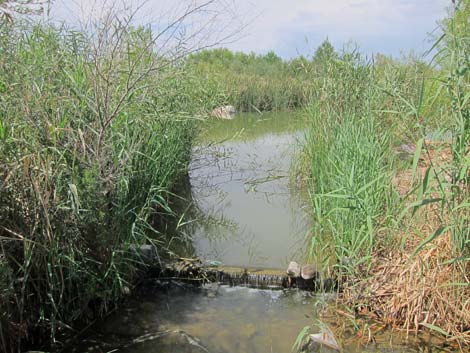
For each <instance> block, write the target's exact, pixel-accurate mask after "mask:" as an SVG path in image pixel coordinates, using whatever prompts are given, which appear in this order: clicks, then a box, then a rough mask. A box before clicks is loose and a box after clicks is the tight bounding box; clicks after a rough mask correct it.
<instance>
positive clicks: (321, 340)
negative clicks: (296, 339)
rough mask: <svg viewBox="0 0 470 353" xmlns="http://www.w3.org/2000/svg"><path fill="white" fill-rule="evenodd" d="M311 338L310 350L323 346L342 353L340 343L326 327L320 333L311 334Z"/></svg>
mask: <svg viewBox="0 0 470 353" xmlns="http://www.w3.org/2000/svg"><path fill="white" fill-rule="evenodd" d="M309 338H310V343H309V348H310V350H313V348H314V347H318V346H320V347H322V346H323V347H327V348H329V349H330V350H332V351H334V352H341V347H340V346H339V344H338V342H336V339H335V336H334V335H333V332H331V330H330V329H329V328H328V327H326V326H323V327H322V328H321V330H320V332H319V333H313V334H311V335H310V337H309Z"/></svg>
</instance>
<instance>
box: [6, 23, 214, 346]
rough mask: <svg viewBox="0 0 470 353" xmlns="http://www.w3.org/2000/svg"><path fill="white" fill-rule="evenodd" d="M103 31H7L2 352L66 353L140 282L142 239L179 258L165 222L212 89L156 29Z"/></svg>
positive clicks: (122, 26) (22, 27)
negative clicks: (65, 344) (158, 43)
mask: <svg viewBox="0 0 470 353" xmlns="http://www.w3.org/2000/svg"><path fill="white" fill-rule="evenodd" d="M103 31H106V34H104V32H103ZM94 34H96V36H94V37H91V36H90V33H83V32H78V31H72V30H66V29H62V28H54V27H52V26H49V25H31V24H27V23H26V24H24V23H20V22H16V23H15V24H8V23H2V25H1V27H0V51H1V52H2V55H1V57H0V91H1V96H0V142H1V143H0V161H1V163H0V176H1V178H0V277H1V283H0V312H1V319H0V348H1V350H2V351H5V352H7V351H11V352H13V351H23V350H27V349H28V348H29V347H34V348H35V349H38V348H41V347H43V349H50V348H54V349H59V348H60V345H61V341H62V339H63V337H67V336H69V335H71V334H74V333H76V332H77V331H76V328H78V327H80V326H81V325H84V324H87V323H89V322H90V321H92V320H94V319H96V318H99V317H100V316H102V315H103V314H104V313H106V312H107V311H109V310H110V309H111V308H113V307H114V305H115V304H116V302H117V301H118V300H120V299H121V298H122V297H123V295H124V294H125V293H127V292H128V288H132V286H133V283H134V280H135V279H136V275H137V274H138V272H139V270H140V269H141V268H142V264H141V261H140V259H139V257H138V256H137V257H136V256H135V254H134V253H133V252H132V251H131V250H132V249H133V248H135V246H139V245H141V244H154V245H155V247H156V250H157V253H158V256H159V257H162V258H163V257H165V256H169V254H170V253H171V249H170V248H168V244H169V243H170V239H168V236H167V234H165V233H163V231H164V226H163V225H164V223H165V219H168V218H171V217H175V211H174V210H172V209H171V207H170V199H171V198H172V197H173V191H174V186H175V183H176V182H177V181H178V179H179V178H181V177H182V176H184V174H185V173H187V170H186V169H187V164H188V161H189V158H190V153H191V146H192V140H193V135H194V133H195V119H194V117H195V116H197V115H198V113H199V112H201V111H205V110H207V108H205V107H204V106H203V105H204V104H206V103H207V104H208V105H210V103H209V102H210V101H211V98H210V97H206V92H205V91H204V90H203V89H201V88H200V87H199V86H198V85H196V81H195V80H194V77H192V76H191V74H190V73H189V72H187V71H186V70H185V68H184V66H183V65H181V63H180V62H178V61H177V60H176V59H171V60H170V59H168V58H167V57H165V56H161V55H157V54H156V53H155V52H154V51H153V50H152V40H153V39H152V38H153V35H152V33H151V32H150V31H149V30H147V29H142V28H133V27H132V26H130V25H129V24H128V23H127V22H120V21H116V22H110V24H108V26H107V27H105V28H100V29H99V31H97V32H94ZM201 102H202V103H201Z"/></svg>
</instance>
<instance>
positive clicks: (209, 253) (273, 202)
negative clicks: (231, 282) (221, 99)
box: [190, 113, 309, 268]
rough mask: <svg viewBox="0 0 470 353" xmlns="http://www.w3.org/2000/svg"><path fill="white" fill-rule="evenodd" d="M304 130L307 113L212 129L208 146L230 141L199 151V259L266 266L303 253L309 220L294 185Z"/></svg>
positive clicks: (243, 119) (247, 118)
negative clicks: (292, 179) (292, 171)
mask: <svg viewBox="0 0 470 353" xmlns="http://www.w3.org/2000/svg"><path fill="white" fill-rule="evenodd" d="M303 129H304V124H303V120H302V119H301V116H300V115H295V114H285V113H284V114H267V115H264V116H262V117H260V116H256V115H242V116H238V117H237V118H236V119H235V120H232V121H216V122H214V123H213V125H212V126H210V127H208V130H207V133H206V135H205V136H204V137H203V138H204V140H203V146H204V144H207V143H208V142H213V141H220V140H225V141H224V142H222V143H219V144H217V145H215V146H214V147H212V148H211V149H210V150H209V151H210V153H207V151H208V150H207V149H206V148H202V149H201V151H202V155H201V154H200V152H198V151H196V152H195V157H194V159H193V161H192V164H191V173H190V176H191V187H192V190H193V197H194V199H195V201H196V204H197V205H198V207H199V208H200V209H201V211H202V214H203V215H204V216H203V217H202V218H201V221H200V222H199V223H197V225H196V226H195V227H194V228H193V229H192V237H193V238H194V239H195V247H196V250H197V252H198V255H199V256H201V257H203V258H206V259H212V260H217V261H220V262H222V263H224V264H225V265H229V266H241V267H243V266H252V267H253V266H254V267H262V268H286V267H287V264H288V262H289V261H291V260H293V259H296V260H300V259H301V258H303V255H304V251H303V249H304V248H305V247H304V240H305V235H306V232H308V229H309V223H308V217H307V214H306V212H305V210H304V208H305V207H304V206H303V204H302V200H301V198H300V197H299V193H298V192H291V190H290V188H289V185H290V184H291V183H289V179H290V167H291V162H292V156H293V155H294V153H295V150H296V147H297V146H298V145H299V144H298V142H299V140H301V139H302V137H303V134H302V130H303ZM230 137H232V138H230ZM229 138H230V139H229ZM227 139H228V140H227Z"/></svg>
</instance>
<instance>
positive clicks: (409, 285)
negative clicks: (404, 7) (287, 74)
mask: <svg viewBox="0 0 470 353" xmlns="http://www.w3.org/2000/svg"><path fill="white" fill-rule="evenodd" d="M469 8H470V3H469V2H468V1H467V0H463V1H459V2H457V3H456V4H455V6H454V7H453V8H452V10H451V13H450V16H449V18H448V19H446V20H444V21H443V22H442V30H443V35H442V36H441V37H440V39H439V40H438V41H437V42H436V44H435V45H434V47H433V49H435V51H436V52H437V54H436V55H435V58H434V60H436V62H437V65H435V67H431V66H427V65H423V64H422V63H419V62H416V63H415V64H413V65H402V64H400V63H397V62H393V61H389V60H388V59H387V58H384V57H378V58H375V60H374V61H372V62H366V61H364V60H361V59H360V58H358V57H357V56H354V55H348V54H345V55H342V56H340V57H338V58H336V59H334V60H333V61H330V62H328V61H325V65H324V68H325V70H326V71H325V72H326V73H327V75H325V77H324V79H323V83H322V85H321V86H320V89H317V90H316V91H315V92H316V94H315V95H314V97H313V99H312V101H311V103H310V105H309V113H310V117H311V120H310V126H311V129H310V131H309V132H308V134H307V140H306V145H305V147H304V154H303V160H302V162H303V164H302V168H303V170H304V171H307V182H308V188H309V191H310V199H311V203H312V210H313V218H314V226H313V229H312V237H311V248H310V254H311V256H312V257H313V258H314V259H315V261H316V262H317V263H320V264H323V266H324V268H326V269H327V270H330V271H332V272H334V273H335V274H336V275H337V277H338V278H339V279H340V280H342V281H344V283H343V293H342V297H341V299H342V303H343V304H344V303H345V304H347V305H348V306H349V307H350V308H351V313H352V317H355V316H356V315H357V314H366V315H367V316H368V317H372V318H373V319H374V320H379V321H384V322H385V323H387V324H389V325H390V326H391V327H400V328H404V329H406V330H407V331H408V332H415V333H417V332H419V331H420V330H422V329H428V330H430V331H432V332H434V333H438V334H440V335H441V336H443V337H444V338H446V339H447V340H448V341H449V342H453V343H457V344H458V345H459V346H460V349H461V350H464V349H466V347H467V346H468V344H469V343H470V339H469V337H470V317H469V315H468V313H469V309H470V308H469V302H468V297H469V295H470V292H469V288H470V285H469V280H468V272H469V256H470V253H469V251H470V240H469V228H468V220H469V217H468V210H469V206H468V205H469V204H470V200H469V193H468V190H469V188H468V180H469V172H468V170H469V169H468V166H469V165H470V163H469V160H468V159H469V156H468V155H469V137H470V133H469V131H470V109H469V102H470V99H469V97H470V93H469V70H468V69H469V67H470V66H469V60H468V58H469V53H470V49H469V48H470V46H469V43H470V41H469V36H468V33H469V31H468V24H469V21H468V16H469V11H468V10H469ZM352 54H354V53H352ZM403 143H406V144H407V145H405V149H410V150H412V152H411V153H409V152H408V153H409V156H408V158H409V159H408V160H406V161H401V160H400V159H399V158H397V157H399V153H396V152H400V150H401V148H402V146H399V145H400V144H403ZM379 326H380V325H379ZM371 327H372V326H368V330H369V335H368V336H369V337H370V335H371V334H373V332H371V331H370V330H372V329H371ZM466 345H467V346H466Z"/></svg>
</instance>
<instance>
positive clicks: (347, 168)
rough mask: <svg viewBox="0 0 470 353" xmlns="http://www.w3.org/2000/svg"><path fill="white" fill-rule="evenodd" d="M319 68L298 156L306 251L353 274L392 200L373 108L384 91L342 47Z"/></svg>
mask: <svg viewBox="0 0 470 353" xmlns="http://www.w3.org/2000/svg"><path fill="white" fill-rule="evenodd" d="M323 69H324V70H325V72H326V76H325V77H324V79H323V80H322V85H321V86H320V87H319V88H318V89H317V90H316V96H315V98H314V100H312V102H311V104H310V107H309V115H310V126H311V129H310V130H309V132H308V134H307V136H306V137H307V140H306V144H305V147H304V161H303V164H304V168H308V172H307V174H308V176H309V193H310V198H311V202H312V207H313V210H314V226H313V230H312V233H313V235H312V242H311V252H310V255H311V257H313V258H314V260H315V261H316V262H317V263H319V264H323V265H324V266H328V265H338V267H337V269H338V270H339V271H340V272H346V273H348V274H349V275H359V274H364V271H367V270H368V266H369V264H370V260H371V259H372V254H373V252H374V251H375V249H376V248H377V246H380V245H381V244H382V245H384V244H385V243H386V242H387V241H388V239H387V237H386V236H385V238H384V235H381V234H379V233H380V232H379V230H380V229H381V227H382V226H383V225H384V224H385V223H386V222H387V220H388V218H387V216H388V214H389V213H391V212H392V211H393V209H394V207H396V206H395V205H396V203H397V198H396V197H395V194H394V192H393V190H392V187H391V179H392V165H393V163H392V161H393V155H392V152H391V146H392V136H393V134H392V130H390V126H387V127H385V126H384V124H383V121H382V116H381V115H380V114H379V113H378V112H379V111H380V108H381V104H382V103H383V100H382V98H383V96H384V94H383V92H382V91H381V90H380V89H379V88H378V86H377V82H376V77H375V68H374V67H373V66H372V65H370V64H368V63H367V62H364V61H363V60H362V58H361V57H360V55H358V54H356V53H345V54H343V55H342V56H341V57H338V58H337V59H336V60H334V61H329V60H328V61H326V62H324V67H323ZM345 259H347V260H345Z"/></svg>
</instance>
